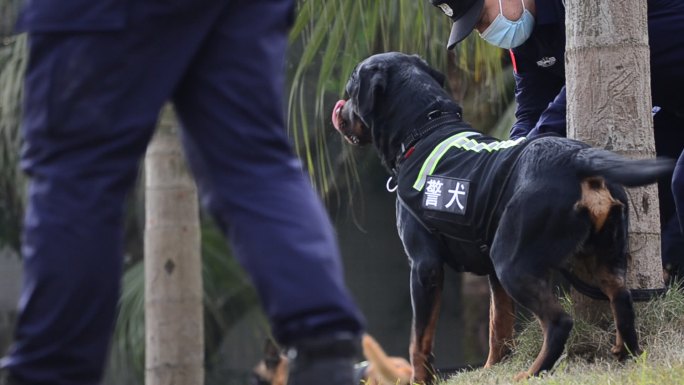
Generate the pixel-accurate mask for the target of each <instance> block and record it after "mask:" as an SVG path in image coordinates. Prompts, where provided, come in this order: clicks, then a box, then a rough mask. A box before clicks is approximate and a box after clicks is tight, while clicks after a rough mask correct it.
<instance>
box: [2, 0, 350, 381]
mask: <svg viewBox="0 0 684 385" xmlns="http://www.w3.org/2000/svg"><path fill="white" fill-rule="evenodd" d="M294 7H295V2H294V0H249V1H237V0H234V1H225V0H174V1H157V0H97V1H94V0H32V1H27V2H25V8H24V9H23V11H22V13H21V16H20V20H19V25H18V27H19V29H20V30H22V31H27V32H28V33H29V50H30V56H29V64H28V68H27V73H26V97H25V104H24V119H23V127H22V130H23V131H22V132H23V135H24V139H25V141H24V143H25V146H24V148H23V151H22V167H23V168H24V169H25V170H26V171H27V172H28V174H29V175H30V176H31V177H32V181H31V185H30V187H29V196H28V209H27V214H26V220H25V229H24V238H23V250H22V253H23V257H24V264H25V269H24V271H25V277H24V282H23V289H22V296H21V302H20V304H19V305H20V309H19V310H20V313H19V318H18V324H17V329H16V333H15V342H14V345H13V346H12V348H11V350H10V352H9V353H8V356H7V357H6V358H5V359H4V360H3V361H2V362H1V364H2V366H3V367H4V369H5V370H7V371H9V372H10V374H11V376H12V377H13V379H12V383H17V384H26V385H29V384H30V385H94V384H97V383H98V382H99V381H100V379H101V377H102V372H103V367H104V363H105V357H106V355H107V352H108V346H109V342H110V339H111V334H112V328H113V326H114V320H115V314H116V304H117V301H118V298H119V281H120V279H121V270H122V262H123V258H122V234H123V231H122V228H123V226H122V225H123V223H122V219H123V203H124V198H125V196H126V193H127V192H128V191H129V190H130V188H131V187H132V185H133V183H134V181H135V178H136V175H137V173H138V166H139V162H140V159H141V157H142V155H143V154H144V152H145V148H146V146H147V143H148V141H149V139H150V137H151V135H152V133H153V131H154V127H155V123H156V121H157V116H158V114H159V111H160V109H161V107H162V105H163V104H164V103H165V102H166V101H171V102H173V104H174V106H175V107H176V111H177V113H178V117H179V118H180V121H181V122H182V125H183V130H182V131H183V137H182V139H183V144H184V147H185V150H186V153H187V155H188V159H189V161H190V164H191V166H192V170H193V173H194V176H195V178H196V180H197V183H198V186H199V189H200V195H201V200H202V203H203V204H204V206H205V207H207V208H208V209H209V210H210V211H211V213H212V214H213V215H214V218H215V219H216V221H217V223H218V224H219V225H220V227H221V228H222V230H223V231H224V232H225V234H226V235H227V236H228V237H229V238H230V239H231V240H232V245H233V251H234V254H235V255H236V257H237V258H238V260H239V261H240V263H241V264H242V266H243V267H244V268H245V270H246V271H247V272H248V273H249V275H250V278H251V279H252V281H253V283H254V285H255V287H256V289H257V291H258V293H259V296H260V299H261V302H262V304H263V306H264V310H265V312H266V314H267V315H268V316H269V319H270V321H271V325H272V329H273V333H274V335H275V337H276V338H277V339H278V341H279V342H280V343H282V344H283V345H285V346H287V347H290V348H293V349H295V351H296V353H297V354H296V357H295V356H294V355H293V356H292V357H293V358H294V360H293V363H292V366H291V368H290V369H291V371H290V384H299V385H302V384H310V385H313V384H337V385H352V383H353V363H354V355H355V352H356V350H357V345H358V344H359V337H360V334H361V333H362V327H363V325H362V319H361V315H360V313H359V311H358V309H357V307H356V305H355V304H354V302H353V300H352V298H351V296H350V295H349V293H348V291H347V289H346V287H345V285H344V281H343V277H342V268H341V263H340V256H339V250H338V246H337V242H336V239H335V234H334V231H333V228H332V225H331V223H330V220H329V219H328V218H327V215H326V212H325V209H324V207H323V205H322V204H321V202H320V199H319V198H318V197H317V196H316V194H315V193H314V191H313V189H312V187H311V184H310V182H309V179H308V177H307V176H306V175H305V173H304V172H303V170H302V167H301V164H300V162H299V161H298V159H297V158H296V156H295V154H294V153H293V151H292V149H291V145H290V140H289V139H288V137H287V134H286V131H285V128H284V125H285V123H284V119H283V115H284V114H283V104H282V95H283V90H284V58H285V49H286V46H287V32H288V30H289V27H290V25H291V23H292V21H293V17H294ZM0 382H2V380H0ZM3 385H4V384H3Z"/></svg>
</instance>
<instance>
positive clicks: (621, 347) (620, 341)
mask: <svg viewBox="0 0 684 385" xmlns="http://www.w3.org/2000/svg"><path fill="white" fill-rule="evenodd" d="M601 203H603V204H601ZM600 207H603V210H599V209H598V208H600ZM575 208H576V209H579V210H582V211H586V212H587V213H589V217H590V218H591V219H592V223H593V224H594V231H593V232H592V235H591V236H590V238H589V239H590V241H589V245H588V246H589V249H590V250H592V254H593V255H594V258H588V259H585V264H589V265H587V266H586V267H585V268H586V269H587V271H593V272H595V273H594V274H595V277H596V280H597V281H598V283H599V287H600V288H601V291H603V293H604V294H605V295H606V296H608V298H609V300H610V308H611V311H612V313H613V319H614V320H615V328H616V331H617V332H616V336H615V346H614V347H613V348H612V350H611V351H612V353H613V354H614V355H615V356H616V357H617V358H618V360H624V359H625V358H627V357H628V356H629V355H630V354H632V355H634V356H638V355H639V354H641V349H640V348H639V343H638V338H637V334H636V330H635V326H634V318H635V317H634V306H633V303H632V297H631V294H630V292H629V290H628V289H627V287H626V284H625V272H626V270H627V259H628V252H627V242H628V241H627V237H628V219H627V196H626V194H625V192H624V190H623V189H622V188H618V187H617V186H614V185H613V186H611V185H608V184H606V183H605V182H604V181H603V180H598V181H596V180H595V178H594V179H586V180H585V181H583V182H582V199H581V200H580V201H579V202H578V203H577V204H576V205H575ZM596 213H602V214H601V215H596ZM597 216H599V217H602V218H603V220H602V221H600V222H597V221H596V220H595V218H596V217H597ZM591 264H595V265H594V266H591Z"/></svg>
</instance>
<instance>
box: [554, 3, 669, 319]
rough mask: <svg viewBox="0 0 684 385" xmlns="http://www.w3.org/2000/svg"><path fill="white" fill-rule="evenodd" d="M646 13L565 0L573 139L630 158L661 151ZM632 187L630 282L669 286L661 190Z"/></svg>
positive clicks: (628, 6)
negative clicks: (657, 147)
mask: <svg viewBox="0 0 684 385" xmlns="http://www.w3.org/2000/svg"><path fill="white" fill-rule="evenodd" d="M646 11H647V9H646V2H645V1H643V0H598V1H582V0H567V1H566V17H565V19H566V58H565V59H566V86H567V98H568V113H567V119H568V137H570V138H575V139H579V140H582V141H585V142H587V143H589V144H591V145H594V146H597V147H603V148H606V149H609V150H612V151H615V152H617V153H619V154H622V155H625V156H627V157H631V158H652V157H655V144H654V139H653V119H652V116H651V106H652V103H651V83H650V78H651V76H650V62H649V47H648V29H647V18H646V17H647V16H646ZM627 193H628V196H629V204H630V205H629V216H630V238H629V253H630V255H631V261H630V266H629V268H628V274H627V286H628V287H630V288H655V287H662V285H663V282H662V263H661V259H660V224H659V223H660V222H659V213H658V193H657V188H656V186H655V185H651V186H647V187H643V188H634V189H629V190H628V191H627ZM576 299H578V298H576ZM581 301H583V302H584V300H583V299H581ZM587 302H589V303H587V304H584V306H593V305H592V303H593V302H594V301H589V300H587ZM578 306H579V307H582V306H583V305H579V304H578Z"/></svg>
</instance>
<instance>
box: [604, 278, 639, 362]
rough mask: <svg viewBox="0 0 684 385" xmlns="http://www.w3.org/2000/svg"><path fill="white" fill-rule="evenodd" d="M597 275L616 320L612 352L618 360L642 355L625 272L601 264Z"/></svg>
mask: <svg viewBox="0 0 684 385" xmlns="http://www.w3.org/2000/svg"><path fill="white" fill-rule="evenodd" d="M597 277H598V279H599V284H600V287H601V291H603V293H604V294H605V295H607V296H608V298H609V299H610V308H611V310H612V312H613V319H614V320H615V329H616V335H615V346H613V348H612V349H611V352H612V353H613V355H615V357H617V359H618V360H624V359H625V358H627V357H628V356H629V355H634V356H638V355H640V354H641V349H640V348H639V342H638V338H637V333H636V329H635V327H634V306H633V303H632V297H631V294H630V293H629V290H628V289H627V287H626V286H625V278H624V274H619V273H616V272H615V271H614V269H611V268H610V267H608V266H599V267H598V272H597Z"/></svg>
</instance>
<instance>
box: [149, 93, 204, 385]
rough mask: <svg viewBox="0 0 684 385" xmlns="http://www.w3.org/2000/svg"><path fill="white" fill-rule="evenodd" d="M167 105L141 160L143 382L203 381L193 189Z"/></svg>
mask: <svg viewBox="0 0 684 385" xmlns="http://www.w3.org/2000/svg"><path fill="white" fill-rule="evenodd" d="M175 124H176V123H175V119H174V116H173V113H172V110H171V108H170V107H167V108H165V109H164V112H163V113H162V117H161V121H160V123H159V126H158V127H157V133H156V135H155V136H154V138H153V140H152V142H151V143H150V146H149V148H148V150H147V155H146V159H145V194H146V195H145V209H146V224H145V332H146V339H145V343H146V346H145V347H146V349H145V369H146V370H145V383H146V385H202V384H204V325H203V322H204V321H203V313H202V275H201V259H200V258H201V257H200V227H199V211H198V210H199V209H198V202H197V189H196V187H195V183H194V181H193V179H192V177H191V176H190V173H189V172H188V170H187V167H186V163H185V158H184V157H183V152H182V150H181V146H180V142H179V140H178V137H177V135H176V129H175V127H176V126H175Z"/></svg>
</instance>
